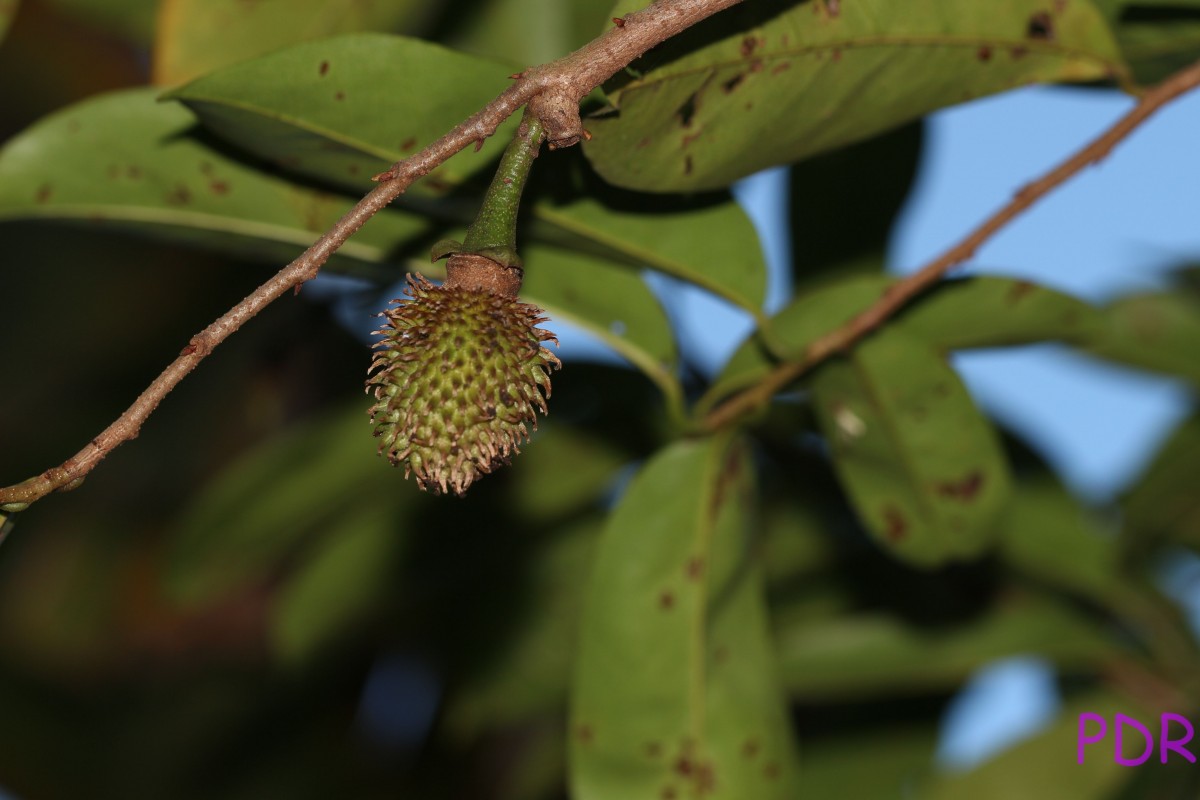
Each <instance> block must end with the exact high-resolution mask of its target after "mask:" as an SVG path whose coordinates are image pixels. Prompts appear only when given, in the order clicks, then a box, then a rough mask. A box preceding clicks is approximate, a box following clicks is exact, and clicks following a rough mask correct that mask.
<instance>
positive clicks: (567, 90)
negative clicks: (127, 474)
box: [0, 0, 741, 513]
mask: <svg viewBox="0 0 1200 800" xmlns="http://www.w3.org/2000/svg"><path fill="white" fill-rule="evenodd" d="M739 2H741V0H657V2H655V3H654V4H653V5H651V6H649V7H647V8H645V9H643V10H641V11H638V12H634V13H631V14H628V15H626V16H625V17H624V18H622V20H621V21H620V22H619V23H618V24H616V25H614V27H612V28H610V29H609V30H608V31H606V32H605V33H603V34H601V35H600V36H599V37H597V38H596V39H594V40H592V41H591V42H589V43H588V44H586V45H584V46H583V47H581V48H580V49H579V50H576V51H575V52H574V53H571V54H570V55H567V56H564V57H563V58H560V59H558V60H557V61H553V62H551V63H549V64H545V65H542V66H538V67H532V68H530V69H527V70H525V71H524V72H522V73H520V74H519V75H517V76H514V78H515V82H514V83H513V84H512V85H511V86H510V87H508V89H506V90H505V91H503V92H502V93H501V94H500V95H499V96H498V97H497V98H496V99H495V100H493V101H492V102H490V103H488V104H487V105H486V106H484V107H483V108H482V109H480V110H479V111H478V112H476V113H475V114H473V115H472V116H470V117H468V118H467V119H466V120H464V121H463V122H461V123H459V124H458V125H457V126H455V127H454V128H453V129H452V130H450V132H449V133H447V134H446V135H444V136H442V137H441V138H440V139H438V140H437V141H435V142H433V143H432V144H430V145H429V146H427V147H425V148H424V149H423V150H421V151H420V152H418V153H416V154H414V155H413V156H411V157H410V158H406V159H404V160H403V161H400V162H398V163H396V164H395V165H393V166H392V168H391V169H389V170H387V171H386V172H384V173H381V174H379V175H377V176H375V177H376V180H379V181H381V182H380V184H379V185H378V186H376V187H375V188H374V189H372V190H371V191H370V192H369V193H368V194H367V195H366V196H365V197H363V199H362V200H360V201H359V202H358V204H357V205H355V206H354V208H352V209H351V210H350V211H348V212H347V213H346V215H345V216H344V217H342V218H341V219H340V220H338V222H337V224H335V225H334V226H333V228H332V229H330V230H329V231H328V232H327V233H325V235H323V236H322V237H321V238H320V239H318V240H317V241H316V243H315V244H313V246H312V247H310V248H308V250H306V251H304V253H303V254H301V255H300V256H299V257H298V258H297V259H296V260H295V261H293V262H291V263H290V264H288V265H287V266H286V267H284V268H283V269H282V270H280V271H279V272H278V273H277V274H276V275H275V276H274V277H273V278H271V279H270V280H269V281H267V282H266V283H264V284H263V285H262V286H260V287H258V288H257V289H255V290H254V292H253V293H252V294H250V295H249V296H248V297H246V299H244V300H242V301H241V302H240V303H238V304H237V305H236V306H234V307H233V308H231V309H230V310H229V311H228V312H226V313H225V314H224V315H223V316H221V317H220V318H219V319H218V320H217V321H215V322H213V323H212V324H211V325H209V326H208V327H207V328H205V329H204V330H203V331H201V332H200V333H198V334H196V335H195V336H193V337H192V339H191V341H190V342H189V343H188V346H187V347H185V348H184V349H183V352H181V353H180V355H179V357H178V358H176V359H175V360H174V361H173V362H172V363H171V365H170V366H168V367H167V368H166V369H165V370H164V371H163V373H162V374H161V375H159V376H158V377H157V378H155V379H154V382H153V383H151V384H150V386H149V387H147V389H146V390H145V391H144V392H142V394H141V395H140V396H139V397H138V398H137V400H135V401H134V403H133V405H131V406H130V407H129V408H128V409H127V410H126V411H125V413H123V414H122V415H121V416H120V417H118V418H117V420H116V421H115V422H113V423H112V424H111V425H109V426H108V427H107V428H105V429H104V431H103V432H102V433H101V434H100V435H99V436H97V437H96V438H95V439H93V440H92V441H90V442H89V443H88V444H87V446H85V447H84V448H83V449H82V450H81V451H79V452H78V453H76V454H75V455H74V456H72V457H71V458H69V459H67V460H66V461H65V462H63V463H62V464H61V465H60V466H57V467H53V468H51V469H48V470H46V471H45V472H43V473H42V474H41V475H38V476H37V477H34V478H30V479H29V480H26V481H23V482H21V483H18V484H16V485H14V486H8V487H5V488H0V511H4V512H9V513H13V512H17V511H21V510H23V509H24V508H25V507H27V506H28V504H29V503H32V502H34V501H36V500H38V499H40V498H42V497H45V496H46V495H47V494H49V493H51V492H54V491H57V490H60V489H70V488H74V487H75V486H78V485H79V483H80V482H81V481H82V480H83V478H84V476H85V475H87V474H88V473H89V472H91V471H92V470H93V469H94V468H95V467H96V465H97V464H99V463H100V461H101V460H103V459H104V457H105V456H107V455H108V454H109V453H111V452H112V451H113V450H114V449H116V448H117V447H118V446H120V445H121V444H122V443H124V442H127V441H129V440H130V439H134V438H136V437H137V435H138V432H139V431H140V430H141V427H142V423H144V422H145V421H146V419H147V418H148V417H149V416H150V414H151V413H153V411H154V409H155V408H157V407H158V404H159V403H161V402H162V400H163V398H165V397H166V396H167V395H168V394H170V393H171V391H172V390H173V389H174V388H175V387H176V386H177V385H178V384H179V382H180V381H182V380H183V379H184V378H185V377H186V376H187V375H188V373H190V372H191V371H192V370H193V369H195V368H196V366H197V365H198V364H199V363H200V362H201V361H202V360H203V359H204V358H205V357H206V356H207V355H208V354H209V353H211V352H212V351H213V349H214V348H215V347H216V346H217V345H219V344H220V343H221V342H223V341H225V340H226V339H227V338H229V336H230V335H231V334H233V333H234V332H235V331H237V330H238V329H239V328H241V327H242V325H244V324H246V322H247V321H248V320H249V319H250V318H251V317H253V316H254V315H255V314H257V313H258V312H259V311H261V310H262V309H263V308H265V307H266V306H267V305H269V304H270V303H272V302H273V301H275V300H277V299H278V298H280V297H282V296H283V295H284V294H286V293H287V292H288V291H290V290H292V289H297V288H299V287H300V286H301V285H302V284H303V283H305V282H306V281H310V280H312V279H313V278H315V277H316V275H317V271H318V270H320V268H321V266H322V265H323V264H324V263H325V262H326V260H328V259H329V257H330V256H331V255H333V254H334V253H335V252H337V250H338V248H340V247H341V246H342V245H343V244H345V242H346V240H347V239H349V238H350V237H351V236H352V235H353V234H354V233H355V232H356V231H357V230H358V229H359V228H361V227H362V226H363V225H364V224H365V223H366V222H367V220H369V219H370V218H371V217H373V216H374V215H375V214H377V213H378V212H379V211H381V210H382V209H384V208H386V207H387V205H388V204H389V203H391V202H392V201H393V200H395V199H396V198H397V197H398V196H400V194H402V193H403V192H404V191H405V190H406V189H407V188H408V187H409V186H410V185H411V184H412V183H413V182H414V181H416V180H417V179H419V178H421V177H423V176H425V175H428V174H429V173H430V172H431V171H432V170H434V169H435V168H437V167H438V166H439V165H440V164H442V163H443V162H445V161H446V160H447V159H448V158H450V157H451V156H453V155H454V154H455V153H458V152H459V151H460V150H463V149H464V148H466V147H467V146H468V145H473V144H475V143H477V142H482V141H483V140H484V139H486V138H487V137H489V136H491V135H492V134H493V133H495V132H496V129H497V128H498V127H499V126H500V124H501V123H503V122H504V120H506V119H508V117H509V116H511V115H512V114H513V112H515V111H516V110H517V109H519V108H521V107H522V106H524V105H526V104H528V105H529V109H530V111H531V113H533V114H534V115H536V116H537V117H538V119H539V120H541V122H542V124H543V126H544V127H545V128H546V134H547V139H548V141H549V143H550V146H551V147H565V146H569V145H572V144H575V143H576V142H578V141H579V140H580V139H581V138H582V137H583V136H584V130H583V124H582V122H581V121H580V118H579V102H580V101H581V100H582V99H583V98H584V97H585V96H586V95H587V94H588V93H589V92H591V91H592V90H593V89H594V88H596V87H597V86H599V85H600V84H601V83H603V82H604V81H605V80H607V79H608V78H609V77H611V76H612V75H613V74H615V73H616V72H617V71H618V70H620V69H622V68H623V67H625V66H626V65H627V64H629V63H630V62H632V61H633V60H634V59H636V58H637V57H638V56H640V55H642V54H643V53H645V52H646V51H647V50H649V49H650V48H651V47H654V46H655V45H657V44H660V43H662V42H664V41H666V40H667V39H670V38H671V37H672V36H675V35H676V34H678V33H680V32H681V31H684V30H686V29H687V28H689V27H691V26H692V25H694V24H696V23H697V22H699V21H701V20H703V19H705V18H707V17H709V16H711V15H713V14H715V13H717V12H718V11H722V10H724V9H726V8H729V7H730V6H734V5H737V4H738V3H739Z"/></svg>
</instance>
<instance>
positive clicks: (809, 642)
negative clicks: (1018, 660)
mask: <svg viewBox="0 0 1200 800" xmlns="http://www.w3.org/2000/svg"><path fill="white" fill-rule="evenodd" d="M778 616H779V620H778V623H777V625H776V630H777V634H776V638H777V641H778V642H779V662H780V669H781V671H782V675H783V681H784V685H785V686H786V687H787V689H788V692H789V693H790V694H791V695H792V697H794V698H798V699H811V700H817V701H821V702H828V701H829V700H830V699H832V698H835V697H845V698H847V699H862V698H864V697H874V696H886V695H889V694H894V693H905V694H909V693H911V694H916V693H921V692H930V691H951V690H953V689H954V688H955V687H957V686H958V685H960V684H961V683H962V682H963V681H965V680H966V679H967V678H969V677H970V676H971V675H972V674H973V673H974V672H975V671H976V670H978V669H980V668H982V667H983V666H985V665H987V664H989V663H991V662H992V661H994V660H996V659H999V658H1006V657H1010V656H1016V655H1021V654H1023V653H1037V654H1039V655H1040V656H1043V657H1045V658H1048V659H1051V660H1052V661H1053V662H1054V663H1055V664H1056V665H1058V666H1059V668H1061V669H1065V670H1068V671H1074V670H1084V671H1089V672H1092V671H1096V670H1097V669H1098V668H1099V665H1100V664H1101V663H1102V662H1103V661H1104V660H1106V659H1107V658H1110V657H1111V656H1112V655H1113V654H1115V653H1117V652H1119V650H1118V647H1117V645H1116V644H1115V643H1114V642H1113V641H1111V640H1110V639H1109V638H1108V637H1107V636H1106V631H1105V630H1104V628H1103V627H1102V626H1101V625H1100V624H1099V623H1097V622H1096V621H1095V620H1093V619H1092V618H1091V617H1089V616H1088V615H1087V614H1085V613H1083V612H1081V611H1079V610H1077V609H1075V608H1074V607H1072V606H1070V605H1068V604H1066V603H1063V602H1056V601H1054V600H1052V599H1050V598H1047V597H1041V596H1038V595H1026V594H1022V595H1018V596H1015V597H1012V598H1010V599H1006V600H1005V601H1004V602H1003V603H1002V604H1000V605H998V606H997V607H996V608H993V609H990V610H988V611H987V612H986V613H985V614H983V615H980V616H978V617H974V618H972V619H970V620H968V621H967V622H966V623H964V624H957V625H953V626H937V627H922V626H921V625H919V624H917V623H914V622H909V621H906V620H904V619H903V618H901V617H899V616H896V615H892V614H887V613H882V612H875V613H869V614H864V613H857V614H855V613H841V614H838V615H836V616H830V617H828V618H826V619H820V620H817V619H812V618H811V617H810V615H808V614H806V613H804V612H803V609H798V613H794V612H793V611H792V610H791V609H790V608H789V606H788V605H787V604H784V605H783V606H782V607H781V608H780V610H779V612H778Z"/></svg>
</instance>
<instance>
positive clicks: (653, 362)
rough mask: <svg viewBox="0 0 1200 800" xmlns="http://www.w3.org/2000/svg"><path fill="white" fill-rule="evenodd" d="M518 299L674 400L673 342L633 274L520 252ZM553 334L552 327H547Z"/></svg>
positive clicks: (603, 264) (541, 250)
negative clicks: (569, 326) (581, 334)
mask: <svg viewBox="0 0 1200 800" xmlns="http://www.w3.org/2000/svg"><path fill="white" fill-rule="evenodd" d="M524 253H525V265H526V272H525V284H524V286H523V287H522V290H521V293H522V296H523V297H524V298H525V299H526V300H528V301H529V302H531V303H534V304H536V305H538V306H539V307H541V308H542V309H544V310H545V311H546V312H547V314H549V316H550V318H551V320H555V319H560V320H565V321H567V322H571V323H573V324H575V325H578V326H579V327H581V328H583V329H584V330H585V331H587V332H588V333H591V334H592V335H594V336H595V337H596V338H598V339H599V340H600V341H602V342H603V343H604V344H607V345H608V346H609V347H611V348H613V349H614V350H616V351H617V353H618V354H620V355H621V356H623V357H624V358H626V359H628V361H629V362H630V363H631V364H633V365H634V366H635V367H637V368H638V369H640V370H641V371H642V372H644V373H646V375H647V376H648V377H650V378H651V380H653V381H654V382H655V383H656V384H657V385H658V386H659V387H660V388H662V389H663V390H664V391H666V392H667V393H668V395H675V394H676V393H677V392H678V390H677V388H676V387H677V385H678V380H677V378H676V377H675V358H676V356H675V339H674V337H673V335H672V333H671V325H670V322H669V321H668V319H667V316H666V312H664V311H663V310H662V307H661V306H660V305H659V303H658V299H657V298H656V297H655V296H654V293H653V292H651V291H650V288H649V287H648V286H647V285H646V283H645V282H644V281H643V280H642V279H641V276H639V275H638V274H637V273H635V272H632V271H630V270H627V269H622V268H620V267H615V266H613V265H612V264H610V263H609V262H607V261H604V260H602V259H598V258H593V257H591V256H587V255H584V254H582V253H576V252H572V251H570V250H563V249H560V248H555V247H545V246H541V245H533V246H530V247H527V248H525V250H524ZM547 325H548V327H550V329H551V330H553V328H554V326H553V323H552V322H551V323H547Z"/></svg>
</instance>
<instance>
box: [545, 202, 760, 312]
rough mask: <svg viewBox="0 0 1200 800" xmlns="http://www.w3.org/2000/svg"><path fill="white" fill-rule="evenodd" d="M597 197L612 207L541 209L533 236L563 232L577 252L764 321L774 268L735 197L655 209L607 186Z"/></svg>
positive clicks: (581, 204) (580, 204)
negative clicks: (678, 283)
mask: <svg viewBox="0 0 1200 800" xmlns="http://www.w3.org/2000/svg"><path fill="white" fill-rule="evenodd" d="M597 183H598V182H597ZM596 195H597V196H598V197H600V198H602V199H606V200H608V201H609V202H603V201H602V199H596V198H593V197H580V198H578V199H574V200H571V201H569V202H567V203H564V204H562V205H555V204H553V203H551V202H549V201H546V202H541V203H537V204H536V205H534V207H533V210H532V216H533V218H534V221H535V223H536V224H535V226H534V228H533V230H532V231H531V234H532V235H533V236H538V235H539V234H541V236H543V237H545V238H547V239H551V231H556V232H558V237H557V238H562V237H564V235H565V237H566V238H562V243H563V244H565V245H567V246H570V247H572V248H574V249H579V250H584V251H587V252H591V253H595V254H596V255H598V256H601V257H604V258H607V259H609V260H611V261H613V262H616V263H619V264H626V265H628V266H633V267H638V268H642V267H649V268H650V269H653V270H655V271H657V272H662V273H665V274H667V275H671V276H673V277H676V278H679V279H681V280H684V281H687V282H688V283H692V284H695V285H696V286H699V287H701V288H703V289H707V290H708V291H710V292H712V293H713V294H715V295H717V296H718V297H721V298H723V299H725V300H728V301H729V302H731V303H733V304H735V305H737V306H740V307H741V308H743V309H745V310H746V311H749V312H750V313H751V314H753V315H754V316H755V317H757V318H759V319H760V320H761V319H762V318H763V316H764V315H763V313H762V304H763V301H764V300H765V298H766V293H767V266H766V261H765V260H764V259H763V254H762V246H761V245H760V244H759V240H758V234H757V233H755V231H754V226H753V225H751V224H750V220H749V219H748V218H747V217H746V214H745V212H743V211H742V209H741V206H739V205H738V204H737V203H736V202H734V200H733V198H732V197H730V196H728V195H724V196H723V197H722V198H721V199H720V201H719V202H715V203H714V202H710V201H705V202H689V201H687V200H684V199H677V198H654V202H653V203H652V204H650V203H647V202H645V200H646V198H645V196H644V195H643V196H642V197H640V198H629V197H613V196H612V195H613V193H612V192H605V191H604V190H603V189H602V188H601V187H596ZM606 195H607V196H606Z"/></svg>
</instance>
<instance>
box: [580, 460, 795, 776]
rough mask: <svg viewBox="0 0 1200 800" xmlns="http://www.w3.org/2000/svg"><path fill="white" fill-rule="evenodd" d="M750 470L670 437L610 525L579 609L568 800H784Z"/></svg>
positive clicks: (787, 751)
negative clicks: (754, 546) (668, 798)
mask: <svg viewBox="0 0 1200 800" xmlns="http://www.w3.org/2000/svg"><path fill="white" fill-rule="evenodd" d="M751 482H752V476H751V474H750V463H749V458H748V455H747V453H746V452H744V451H743V450H742V449H741V448H740V447H738V446H736V445H735V446H733V447H730V445H729V444H728V441H727V440H726V439H724V438H721V439H709V440H698V441H687V442H679V443H677V444H674V445H671V446H670V447H668V448H667V449H666V450H664V451H662V452H661V453H659V454H658V455H657V456H655V457H654V458H653V459H652V460H651V461H650V462H649V463H648V464H646V465H645V466H644V467H643V468H642V470H641V472H640V473H639V474H638V475H637V477H635V478H634V480H633V482H632V483H631V485H630V486H629V488H628V490H627V492H626V494H625V496H624V497H623V498H622V499H621V501H620V503H619V504H618V506H617V508H616V510H615V511H614V512H613V513H612V515H611V516H610V518H609V521H608V524H607V525H606V526H605V530H604V534H603V536H602V538H601V541H600V544H599V548H598V552H597V554H596V556H595V567H594V572H593V575H592V579H591V584H590V587H589V589H588V596H587V601H586V605H585V610H584V615H583V623H582V633H581V636H580V651H579V657H578V660H577V664H576V680H575V685H574V687H573V695H572V708H571V752H570V760H571V783H572V787H573V796H574V797H576V798H578V799H579V800H591V799H592V798H598V799H601V798H602V799H603V800H607V799H608V798H613V797H661V796H663V795H664V794H671V793H673V795H674V796H676V797H690V796H700V795H703V796H705V797H712V798H713V799H714V800H719V799H720V798H739V800H754V799H755V798H767V797H771V798H781V800H782V798H793V797H796V796H797V783H796V781H797V779H798V775H797V772H796V770H795V756H794V752H793V744H792V740H791V733H790V729H789V724H788V717H787V713H786V706H785V705H784V702H783V697H782V695H781V693H780V692H779V689H778V686H777V684H776V682H775V679H774V675H773V672H774V656H773V654H772V648H771V643H770V636H769V633H768V630H767V620H766V609H765V605H764V601H763V596H762V582H761V578H760V575H759V569H758V567H757V566H756V565H755V564H754V563H752V561H750V560H749V559H751V558H752V556H751V553H752V552H753V551H752V550H751V549H750V548H749V546H748V545H749V542H748V540H747V536H748V535H749V534H750V533H751V532H752V508H751V504H752V503H753V489H752V485H751Z"/></svg>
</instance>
